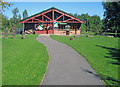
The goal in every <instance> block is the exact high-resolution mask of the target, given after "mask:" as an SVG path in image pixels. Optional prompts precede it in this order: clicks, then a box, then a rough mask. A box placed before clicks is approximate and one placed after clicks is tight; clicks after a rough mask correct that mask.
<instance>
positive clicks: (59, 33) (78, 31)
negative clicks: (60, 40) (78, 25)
mask: <svg viewBox="0 0 120 87" xmlns="http://www.w3.org/2000/svg"><path fill="white" fill-rule="evenodd" d="M80 32H81V31H80V30H77V31H76V34H77V35H80V34H81V33H80ZM54 34H55V35H66V31H64V30H60V31H59V30H55V31H54ZM69 35H75V30H72V31H69Z"/></svg>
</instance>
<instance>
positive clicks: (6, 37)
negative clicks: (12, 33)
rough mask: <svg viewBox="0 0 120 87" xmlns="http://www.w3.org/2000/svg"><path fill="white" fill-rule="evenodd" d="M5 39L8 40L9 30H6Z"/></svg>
mask: <svg viewBox="0 0 120 87" xmlns="http://www.w3.org/2000/svg"><path fill="white" fill-rule="evenodd" d="M5 39H8V29H5Z"/></svg>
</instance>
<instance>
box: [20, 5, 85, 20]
mask: <svg viewBox="0 0 120 87" xmlns="http://www.w3.org/2000/svg"><path fill="white" fill-rule="evenodd" d="M51 9H56V10H58V11H61V12H63V13H65V14H68V15H70V16H72V17H74V18H77V19H79V20H81V21H83V22H85V20H83V19H81V18H78V17H75V16H73V15H71V14H69V13H67V12H65V11H62V10H60V9H58V8H56V7H51V8H48V9H46V10H43V11H41V12H39V13H36V14H34V15H31V16H29V17H27V18H24V19H22V20H20V22H22V21H24V20H26V19H28V18H31V17H34V16H36V15H38V14H41V13H43V12H45V11H48V10H51Z"/></svg>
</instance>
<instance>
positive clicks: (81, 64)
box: [37, 35, 104, 85]
mask: <svg viewBox="0 0 120 87" xmlns="http://www.w3.org/2000/svg"><path fill="white" fill-rule="evenodd" d="M37 40H38V41H39V42H41V43H42V44H44V45H45V46H46V47H47V49H48V53H49V56H50V60H49V65H48V69H47V72H46V75H45V77H44V79H43V82H42V85H104V83H103V82H102V81H101V80H100V78H99V77H98V75H97V74H96V72H95V71H94V70H93V69H92V68H91V66H90V65H89V64H88V62H87V61H86V60H85V59H84V58H83V57H82V56H81V55H80V54H79V53H77V52H76V51H75V50H74V49H73V48H71V47H69V46H67V45H65V44H64V43H61V42H58V41H55V40H52V39H51V38H50V36H40V35H39V36H38V37H37Z"/></svg>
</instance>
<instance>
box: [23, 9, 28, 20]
mask: <svg viewBox="0 0 120 87" xmlns="http://www.w3.org/2000/svg"><path fill="white" fill-rule="evenodd" d="M27 17H28V13H27V10H26V9H25V10H24V11H23V18H27Z"/></svg>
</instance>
